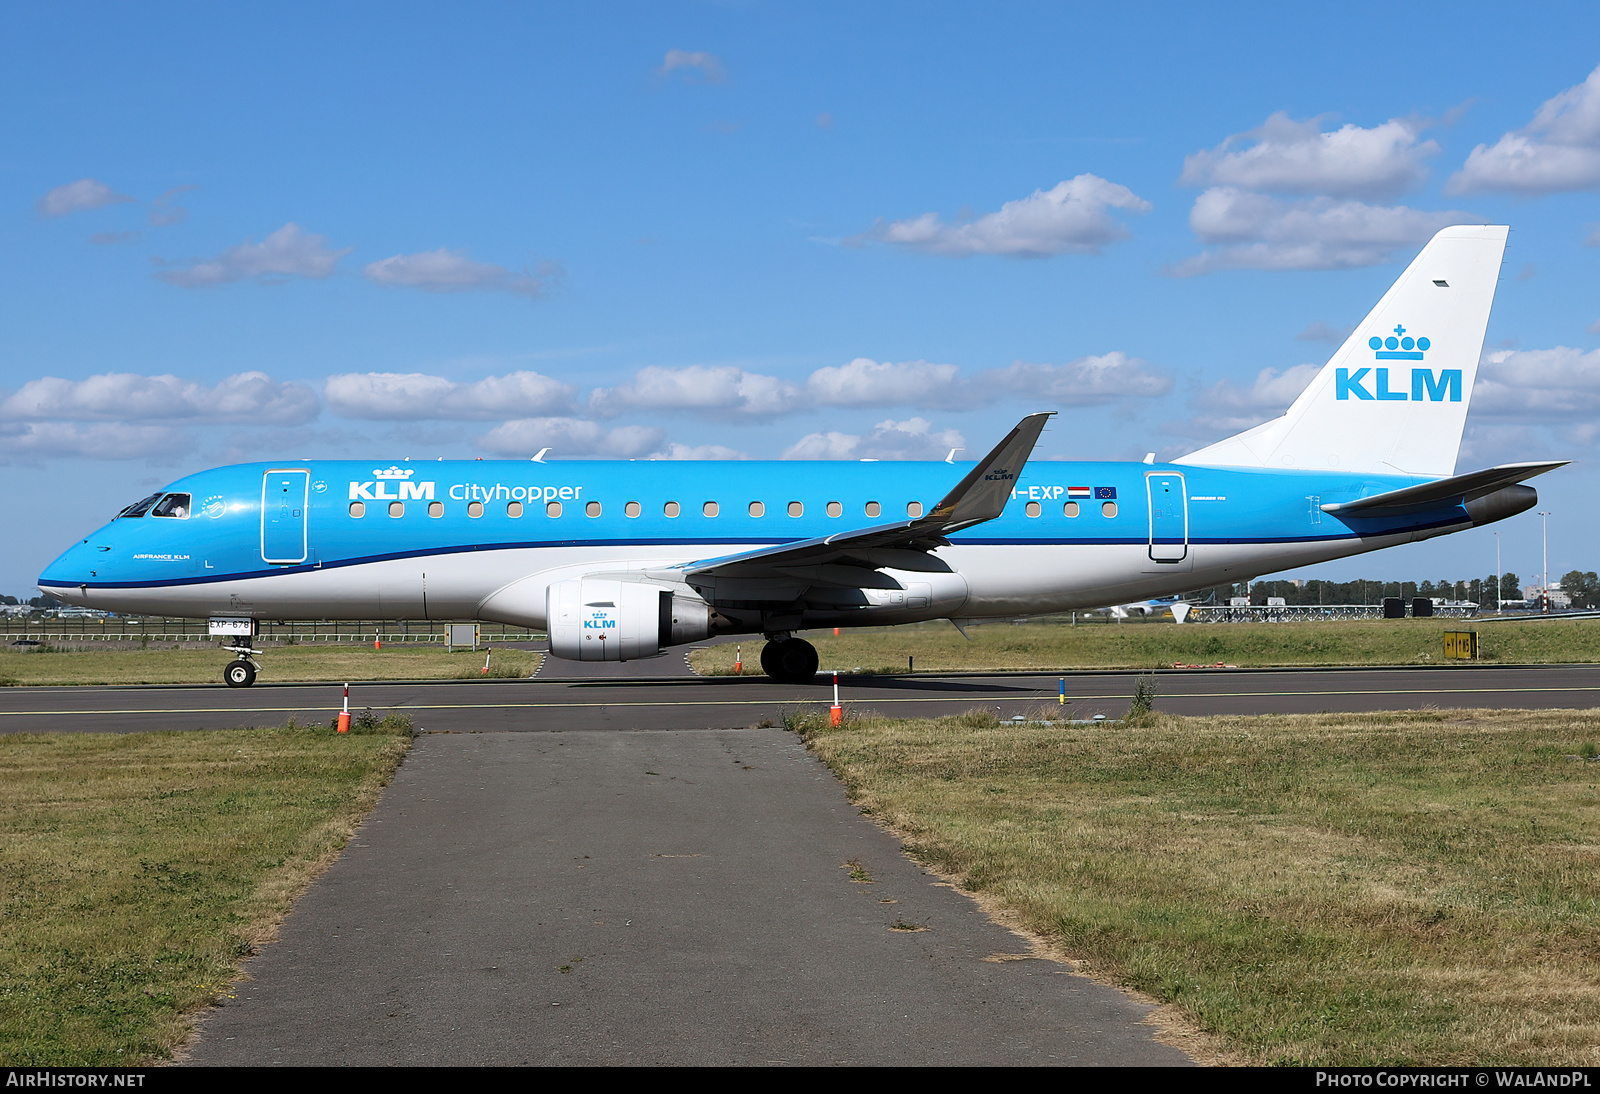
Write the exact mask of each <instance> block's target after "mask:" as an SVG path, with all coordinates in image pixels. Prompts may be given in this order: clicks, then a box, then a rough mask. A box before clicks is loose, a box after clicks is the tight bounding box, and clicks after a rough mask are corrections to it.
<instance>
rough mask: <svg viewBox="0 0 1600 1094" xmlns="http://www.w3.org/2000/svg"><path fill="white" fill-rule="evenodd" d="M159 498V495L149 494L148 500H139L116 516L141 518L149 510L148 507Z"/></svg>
mask: <svg viewBox="0 0 1600 1094" xmlns="http://www.w3.org/2000/svg"><path fill="white" fill-rule="evenodd" d="M160 496H161V495H160V494H151V495H150V496H149V497H148V498H140V499H139V500H138V501H136V502H134V503H133V504H132V505H130V506H128V507H127V508H126V509H124V510H123V511H122V512H120V513H118V514H117V516H119V517H142V516H144V515H145V513H146V512H147V511H148V510H149V509H150V506H152V505H154V504H155V502H156V499H157V498H159V497H160Z"/></svg>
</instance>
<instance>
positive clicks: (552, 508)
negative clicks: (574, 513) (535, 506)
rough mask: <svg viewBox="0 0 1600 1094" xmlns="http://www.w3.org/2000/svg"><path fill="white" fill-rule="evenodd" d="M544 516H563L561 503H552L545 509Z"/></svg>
mask: <svg viewBox="0 0 1600 1094" xmlns="http://www.w3.org/2000/svg"><path fill="white" fill-rule="evenodd" d="M544 515H545V516H547V517H559V516H560V515H561V503H560V502H559V501H553V502H550V503H549V504H548V505H546V506H545V507H544Z"/></svg>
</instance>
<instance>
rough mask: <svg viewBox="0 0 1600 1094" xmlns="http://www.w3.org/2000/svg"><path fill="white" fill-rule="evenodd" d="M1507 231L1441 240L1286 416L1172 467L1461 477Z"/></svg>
mask: <svg viewBox="0 0 1600 1094" xmlns="http://www.w3.org/2000/svg"><path fill="white" fill-rule="evenodd" d="M1508 231H1509V229H1508V228H1506V227H1504V226H1503V225H1476V224H1471V225H1468V224H1462V225H1457V226H1455V227H1452V228H1446V229H1444V230H1443V231H1441V232H1440V233H1439V234H1438V235H1436V236H1434V237H1433V239H1431V240H1430V241H1429V242H1428V245H1427V246H1426V247H1424V248H1423V249H1422V253H1421V254H1419V255H1418V256H1417V257H1416V260H1415V261H1414V262H1412V263H1411V265H1410V266H1407V267H1406V272H1405V273H1403V274H1401V275H1400V279H1399V280H1398V281H1396V282H1395V283H1394V285H1393V286H1391V287H1390V289H1389V291H1388V292H1386V293H1384V294H1383V299H1382V300H1380V301H1378V306H1377V307H1375V308H1373V309H1372V311H1371V313H1370V314H1368V316H1367V317H1366V319H1364V320H1363V321H1362V322H1361V325H1360V326H1358V327H1357V328H1356V329H1355V331H1354V333H1352V334H1351V335H1350V337H1349V338H1348V339H1346V340H1345V343H1344V345H1342V346H1340V347H1339V352H1337V353H1335V354H1334V355H1333V357H1332V358H1331V359H1330V360H1329V361H1328V363H1327V365H1325V366H1324V367H1323V369H1322V371H1321V372H1319V373H1317V375H1316V378H1315V379H1313V380H1312V381H1311V384H1310V385H1309V386H1308V387H1307V388H1306V389H1305V390H1304V391H1302V392H1301V393H1300V397H1299V398H1298V399H1296V400H1295V401H1294V405H1293V406H1291V407H1290V408H1289V410H1288V412H1287V413H1285V414H1284V415H1283V417H1281V418H1275V419H1273V420H1272V421H1270V422H1263V423H1262V424H1261V425H1258V426H1256V427H1255V428H1254V429H1247V430H1245V432H1243V433H1240V434H1239V435H1238V436H1235V437H1229V438H1228V439H1227V440H1225V441H1218V442H1217V443H1216V444H1213V445H1210V446H1208V447H1206V448H1202V449H1201V450H1200V451H1198V452H1192V453H1190V454H1189V455H1187V456H1184V457H1182V458H1181V459H1178V460H1175V461H1173V462H1175V463H1182V464H1201V465H1212V466H1222V467H1292V468H1305V469H1324V468H1333V467H1337V468H1339V469H1340V470H1345V471H1371V472H1381V473H1387V474H1405V475H1432V476H1443V475H1449V474H1452V473H1453V472H1454V471H1455V466H1456V454H1457V453H1458V452H1459V451H1460V449H1461V429H1462V426H1463V425H1464V424H1465V423H1466V420H1467V406H1468V404H1469V403H1470V402H1471V400H1472V383H1473V381H1474V380H1475V379H1476V378H1477V374H1478V356H1479V354H1481V353H1482V351H1483V332H1484V329H1485V328H1486V327H1487V326H1488V324H1489V308H1490V306H1491V305H1492V304H1493V303H1494V290H1495V283H1496V282H1497V281H1498V280H1499V278H1500V259H1501V256H1502V255H1503V254H1504V253H1505V247H1506V233H1507V232H1508Z"/></svg>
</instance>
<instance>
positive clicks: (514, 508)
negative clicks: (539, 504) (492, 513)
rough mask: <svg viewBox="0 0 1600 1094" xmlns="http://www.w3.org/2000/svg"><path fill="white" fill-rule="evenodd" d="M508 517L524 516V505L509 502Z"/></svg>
mask: <svg viewBox="0 0 1600 1094" xmlns="http://www.w3.org/2000/svg"><path fill="white" fill-rule="evenodd" d="M506 516H508V517H520V516H522V503H521V502H520V501H508V502H506Z"/></svg>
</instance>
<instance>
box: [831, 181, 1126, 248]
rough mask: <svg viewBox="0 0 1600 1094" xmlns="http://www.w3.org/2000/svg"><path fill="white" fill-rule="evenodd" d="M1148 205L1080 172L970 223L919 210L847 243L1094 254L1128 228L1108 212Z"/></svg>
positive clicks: (1121, 236) (1122, 189)
mask: <svg viewBox="0 0 1600 1094" xmlns="http://www.w3.org/2000/svg"><path fill="white" fill-rule="evenodd" d="M1150 208H1151V205H1150V203H1149V202H1148V201H1146V200H1144V199H1143V198H1141V197H1140V196H1139V195H1138V194H1135V193H1134V192H1133V191H1132V190H1130V189H1128V188H1127V187H1126V186H1123V185H1121V184H1120V183H1115V182H1109V181H1107V180H1106V179H1103V178H1100V177H1099V176H1098V175H1089V174H1084V175H1079V176H1077V177H1076V178H1071V179H1067V180H1066V181H1065V182H1059V183H1057V184H1056V185H1055V186H1054V187H1052V188H1051V189H1049V190H1035V191H1034V192H1033V193H1032V194H1029V195H1028V196H1027V197H1025V198H1019V199H1017V200H1016V201H1008V202H1006V203H1005V204H1004V205H1002V206H1001V207H1000V210H999V211H998V212H994V213H988V214H986V215H984V216H981V217H979V218H977V219H976V220H974V221H971V222H970V223H966V224H947V223H945V222H944V220H942V219H941V218H940V217H939V214H937V213H924V214H922V215H921V216H919V217H913V218H911V219H909V220H896V221H891V222H889V223H887V224H885V223H883V222H881V221H880V222H879V223H878V224H877V225H875V226H874V227H872V228H870V229H868V230H867V231H866V232H863V233H862V234H861V235H859V236H855V237H853V238H852V239H850V240H848V241H847V242H849V243H851V244H857V245H858V244H860V243H862V242H865V241H868V240H877V241H880V242H883V243H893V244H896V245H898V246H901V247H909V248H911V249H912V250H918V251H927V252H929V253H931V254H941V255H958V256H961V255H974V254H997V255H1013V256H1016V257H1019V258H1046V257H1049V256H1051V255H1059V254H1067V253H1076V254H1097V253H1099V251H1100V249H1101V248H1102V247H1104V246H1106V245H1107V244H1109V243H1115V242H1116V241H1117V240H1119V239H1126V238H1127V236H1128V230H1127V229H1126V228H1125V227H1123V225H1122V224H1121V223H1120V222H1119V221H1118V220H1117V219H1116V218H1115V217H1114V216H1113V215H1112V210H1113V209H1121V210H1124V211H1125V212H1130V213H1147V212H1149V211H1150Z"/></svg>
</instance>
